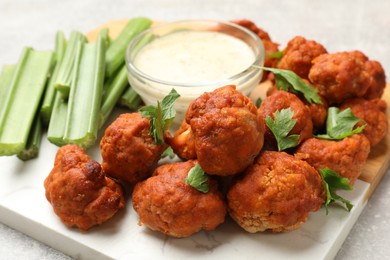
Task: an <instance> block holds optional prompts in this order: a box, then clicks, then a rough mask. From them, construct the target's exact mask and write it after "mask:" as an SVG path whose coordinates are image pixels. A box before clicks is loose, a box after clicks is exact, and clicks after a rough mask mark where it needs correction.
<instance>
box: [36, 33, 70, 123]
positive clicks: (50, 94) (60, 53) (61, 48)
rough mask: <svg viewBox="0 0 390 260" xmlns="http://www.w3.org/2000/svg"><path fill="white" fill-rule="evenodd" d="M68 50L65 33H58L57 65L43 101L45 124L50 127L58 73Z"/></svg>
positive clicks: (56, 45)
mask: <svg viewBox="0 0 390 260" xmlns="http://www.w3.org/2000/svg"><path fill="white" fill-rule="evenodd" d="M65 50H66V39H65V35H64V33H63V32H61V31H58V32H57V33H56V43H55V57H56V64H55V67H54V71H53V74H52V75H51V77H50V80H49V83H48V84H47V87H46V91H45V96H44V98H43V101H42V106H41V116H42V119H43V122H44V123H45V124H46V125H48V123H49V120H50V115H51V113H52V110H53V102H54V97H55V93H56V89H55V82H56V80H57V76H58V72H59V69H60V64H61V62H62V59H63V57H64V54H65Z"/></svg>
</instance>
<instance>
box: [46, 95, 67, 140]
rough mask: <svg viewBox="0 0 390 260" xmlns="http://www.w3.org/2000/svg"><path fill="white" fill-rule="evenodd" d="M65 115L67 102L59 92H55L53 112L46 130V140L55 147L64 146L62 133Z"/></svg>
mask: <svg viewBox="0 0 390 260" xmlns="http://www.w3.org/2000/svg"><path fill="white" fill-rule="evenodd" d="M67 114H68V102H66V100H65V99H64V98H63V97H62V95H61V93H60V92H59V91H56V94H55V98H54V103H53V111H52V113H51V117H50V122H49V127H48V130H47V139H48V140H49V141H50V142H51V143H53V144H55V145H57V146H63V145H65V144H66V143H65V141H64V132H65V126H66V115H67Z"/></svg>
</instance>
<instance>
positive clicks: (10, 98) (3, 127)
mask: <svg viewBox="0 0 390 260" xmlns="http://www.w3.org/2000/svg"><path fill="white" fill-rule="evenodd" d="M52 60H53V52H51V51H35V50H33V49H32V48H25V49H24V50H23V53H22V56H21V58H20V60H19V62H18V64H17V66H16V68H15V72H14V75H13V78H12V81H11V84H10V85H9V91H8V92H7V95H6V97H5V98H4V104H3V105H4V106H5V107H4V109H2V110H1V111H0V113H1V114H0V155H14V154H18V153H19V152H21V151H22V150H23V149H24V148H25V146H26V142H27V138H28V136H29V133H30V129H31V125H32V123H33V120H34V117H35V114H36V112H37V110H38V106H39V104H40V101H41V98H42V94H43V91H44V89H45V85H46V81H47V77H48V75H49V72H50V68H51V64H52Z"/></svg>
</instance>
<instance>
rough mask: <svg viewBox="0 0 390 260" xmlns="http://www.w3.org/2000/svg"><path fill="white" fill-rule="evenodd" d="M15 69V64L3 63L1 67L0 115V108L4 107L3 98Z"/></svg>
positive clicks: (0, 111)
mask: <svg viewBox="0 0 390 260" xmlns="http://www.w3.org/2000/svg"><path fill="white" fill-rule="evenodd" d="M15 69H16V64H14V65H3V69H2V70H1V74H0V115H1V114H2V110H3V109H5V107H6V106H5V99H6V97H7V94H8V91H9V90H10V89H11V88H10V87H9V86H10V85H11V82H12V78H13V75H14V72H15Z"/></svg>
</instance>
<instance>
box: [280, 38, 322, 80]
mask: <svg viewBox="0 0 390 260" xmlns="http://www.w3.org/2000/svg"><path fill="white" fill-rule="evenodd" d="M324 53H327V51H326V49H325V48H324V46H322V45H321V44H320V43H318V42H316V41H313V40H307V39H305V38H304V37H302V36H295V37H294V38H293V39H291V40H290V41H289V42H288V43H287V47H286V48H285V49H284V53H283V57H282V58H281V59H280V62H279V64H278V67H279V68H280V69H286V70H292V71H294V72H295V73H296V74H297V75H298V76H300V77H301V78H304V79H307V78H308V75H309V71H310V68H311V66H312V63H311V62H312V60H313V59H314V58H316V57H318V56H319V55H321V54H324Z"/></svg>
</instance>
